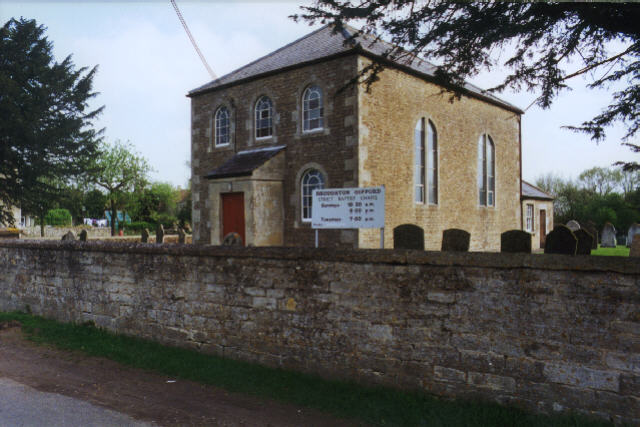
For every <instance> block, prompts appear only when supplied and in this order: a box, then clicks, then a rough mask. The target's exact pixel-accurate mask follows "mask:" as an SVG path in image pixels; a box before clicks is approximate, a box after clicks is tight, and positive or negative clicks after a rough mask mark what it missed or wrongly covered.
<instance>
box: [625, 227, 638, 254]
mask: <svg viewBox="0 0 640 427" xmlns="http://www.w3.org/2000/svg"><path fill="white" fill-rule="evenodd" d="M636 234H640V224H638V223H633V224H631V226H630V227H629V231H627V247H628V248H630V247H631V244H632V243H633V240H634V237H633V236H635V235H636Z"/></svg>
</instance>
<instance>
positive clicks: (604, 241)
mask: <svg viewBox="0 0 640 427" xmlns="http://www.w3.org/2000/svg"><path fill="white" fill-rule="evenodd" d="M600 236H601V237H600V246H601V247H603V248H615V247H616V244H617V243H618V242H617V240H616V228H615V227H614V226H613V224H611V223H610V222H607V223H605V224H604V227H602V234H601V235H600Z"/></svg>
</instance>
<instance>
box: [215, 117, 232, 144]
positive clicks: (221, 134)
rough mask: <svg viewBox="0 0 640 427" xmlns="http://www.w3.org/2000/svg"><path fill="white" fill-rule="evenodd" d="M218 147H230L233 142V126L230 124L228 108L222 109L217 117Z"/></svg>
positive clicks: (216, 133) (216, 137)
mask: <svg viewBox="0 0 640 427" xmlns="http://www.w3.org/2000/svg"><path fill="white" fill-rule="evenodd" d="M214 141H215V145H216V147H221V146H225V145H229V142H230V141H231V126H230V124H229V110H228V109H227V107H220V108H218V111H216V115H215V137H214Z"/></svg>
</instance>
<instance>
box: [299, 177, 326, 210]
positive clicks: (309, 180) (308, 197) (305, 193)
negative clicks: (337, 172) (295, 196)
mask: <svg viewBox="0 0 640 427" xmlns="http://www.w3.org/2000/svg"><path fill="white" fill-rule="evenodd" d="M325 183H326V178H325V176H324V174H323V173H322V172H321V171H319V170H318V169H313V168H312V169H307V170H306V171H305V172H304V173H303V174H302V178H300V218H301V219H302V221H303V222H311V209H312V199H313V190H316V189H322V188H324V186H325Z"/></svg>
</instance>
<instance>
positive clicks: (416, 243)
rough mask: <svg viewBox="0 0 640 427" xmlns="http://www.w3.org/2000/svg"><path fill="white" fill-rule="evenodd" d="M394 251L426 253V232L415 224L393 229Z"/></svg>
mask: <svg viewBox="0 0 640 427" xmlns="http://www.w3.org/2000/svg"><path fill="white" fill-rule="evenodd" d="M393 249H418V250H421V251H424V230H423V229H422V228H420V227H418V226H417V225H414V224H402V225H399V226H397V227H396V228H394V229H393Z"/></svg>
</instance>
